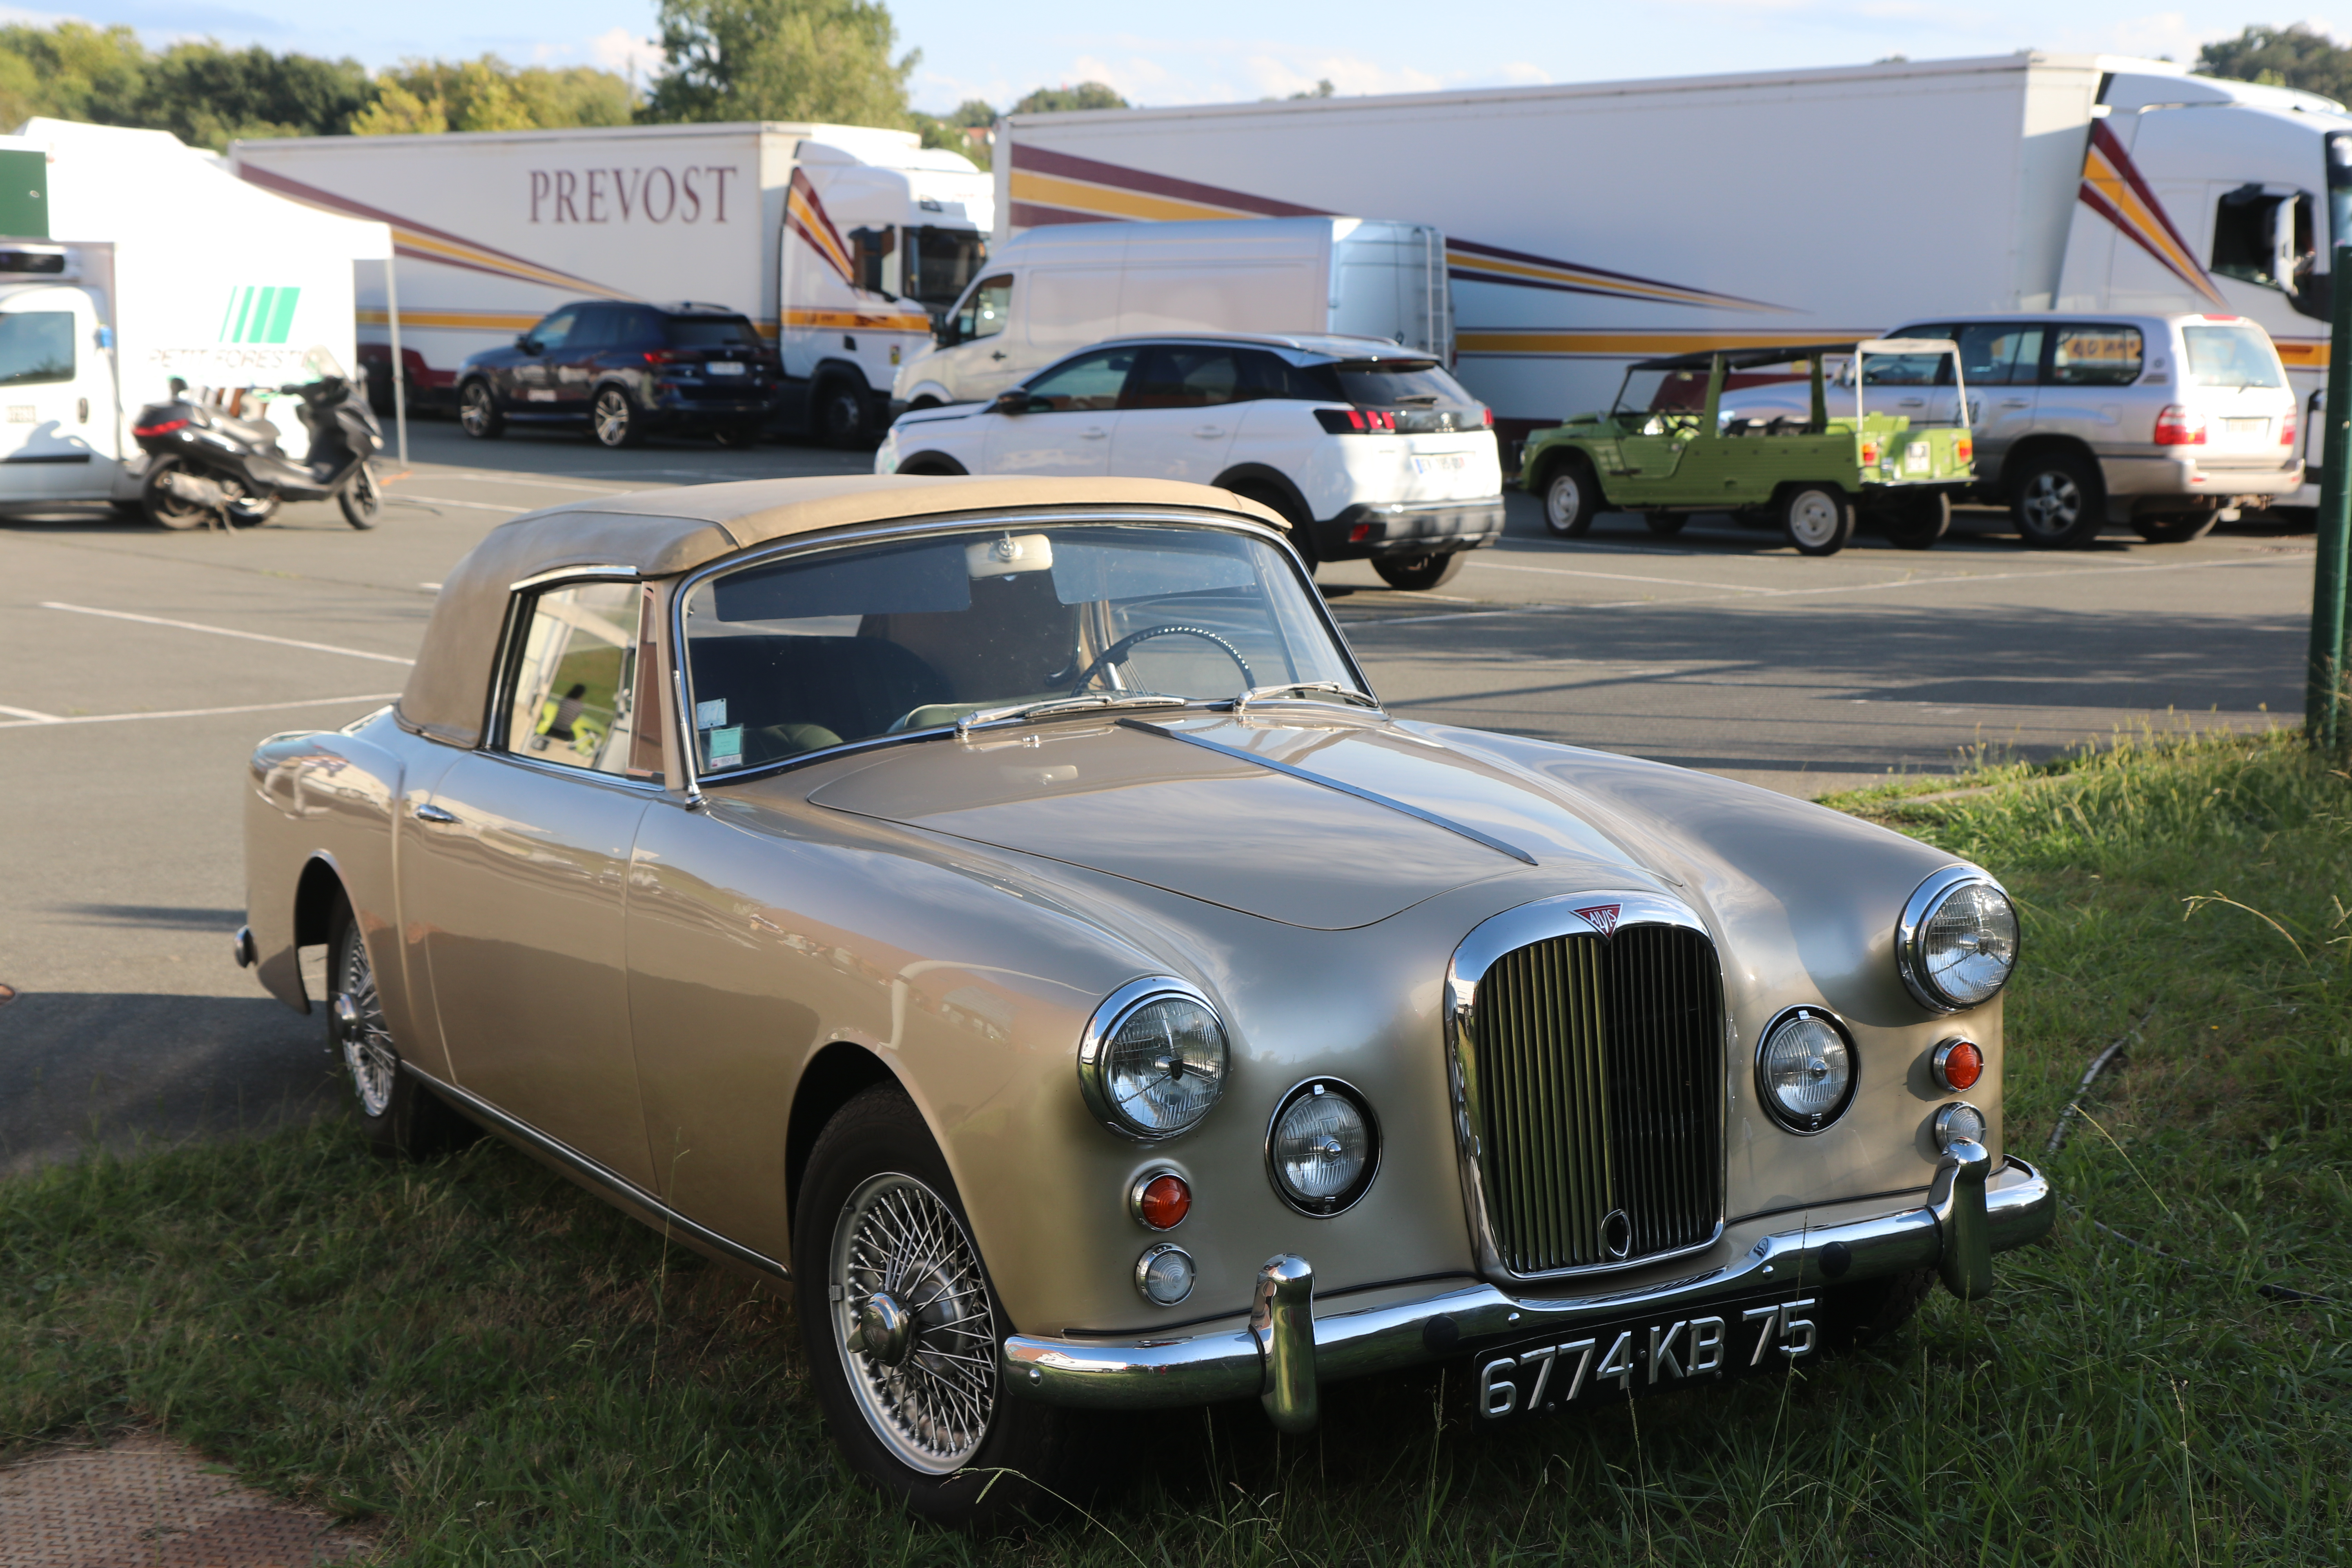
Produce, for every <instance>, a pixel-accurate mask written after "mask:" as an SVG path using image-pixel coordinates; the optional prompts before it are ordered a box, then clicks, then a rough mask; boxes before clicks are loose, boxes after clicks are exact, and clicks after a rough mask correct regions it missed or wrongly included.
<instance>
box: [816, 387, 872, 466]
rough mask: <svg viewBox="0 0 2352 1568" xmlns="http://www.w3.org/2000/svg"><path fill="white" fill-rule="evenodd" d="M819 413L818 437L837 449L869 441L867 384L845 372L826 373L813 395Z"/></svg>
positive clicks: (817, 416) (817, 418) (863, 444)
mask: <svg viewBox="0 0 2352 1568" xmlns="http://www.w3.org/2000/svg"><path fill="white" fill-rule="evenodd" d="M809 401H810V407H811V409H812V410H813V411H814V414H815V416H816V433H817V438H818V439H819V440H821V441H823V442H824V444H825V445H826V446H828V447H834V448H835V449H836V450H842V449H845V448H848V447H863V446H867V445H870V444H871V443H872V441H873V439H874V437H872V436H871V435H869V434H868V433H867V426H869V425H870V424H871V423H872V422H871V421H870V420H869V419H868V418H867V417H866V388H865V386H864V385H863V384H860V383H858V382H855V381H852V380H850V379H849V377H847V376H845V375H835V376H827V377H826V378H825V379H824V382H823V383H821V384H819V385H818V387H817V389H816V395H815V396H814V398H812V399H810V400H809Z"/></svg>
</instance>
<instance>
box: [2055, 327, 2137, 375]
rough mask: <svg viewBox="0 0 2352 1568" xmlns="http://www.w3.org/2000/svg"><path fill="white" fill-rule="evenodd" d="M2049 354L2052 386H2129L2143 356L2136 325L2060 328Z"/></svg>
mask: <svg viewBox="0 0 2352 1568" xmlns="http://www.w3.org/2000/svg"><path fill="white" fill-rule="evenodd" d="M2056 330H2057V333H2058V341H2057V342H2056V344H2055V346H2054V347H2053V352H2052V353H2051V356H2050V384H2051V385H2053V386H2129V385H2130V384H2132V383H2133V382H2135V381H2137V380H2138V379H2139V372H2140V365H2141V363H2142V362H2143V361H2144V359H2145V357H2146V352H2145V347H2144V345H2143V344H2142V342H2141V341H2140V335H2139V329H2138V328H2137V327H2060V328H2058V329H2056Z"/></svg>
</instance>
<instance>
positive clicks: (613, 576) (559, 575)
mask: <svg viewBox="0 0 2352 1568" xmlns="http://www.w3.org/2000/svg"><path fill="white" fill-rule="evenodd" d="M574 578H577V579H579V580H580V581H582V582H595V583H638V582H643V581H644V577H643V576H642V574H639V572H638V571H637V569H636V568H635V567H634V566H557V567H552V568H551V569H550V570H548V571H545V572H535V573H533V574H530V576H528V577H519V578H517V579H516V580H515V581H513V582H511V583H509V584H507V592H508V593H509V594H520V593H521V592H523V591H524V590H525V589H527V588H544V587H546V586H547V585H548V584H550V583H568V582H571V581H572V579H574Z"/></svg>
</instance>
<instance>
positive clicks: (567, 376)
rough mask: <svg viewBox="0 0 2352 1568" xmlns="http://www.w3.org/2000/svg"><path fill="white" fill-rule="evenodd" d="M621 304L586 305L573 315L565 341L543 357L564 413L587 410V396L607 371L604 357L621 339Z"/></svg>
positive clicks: (556, 400)
mask: <svg viewBox="0 0 2352 1568" xmlns="http://www.w3.org/2000/svg"><path fill="white" fill-rule="evenodd" d="M621 315H622V307H620V306H617V305H584V306H583V307H581V309H580V311H579V314H578V315H576V316H574V317H573V318H572V326H571V330H570V331H566V332H565V333H564V334H563V340H562V343H561V344H560V345H559V346H558V347H557V348H555V349H552V350H551V351H550V352H549V353H546V354H544V355H542V356H541V359H542V361H543V362H544V363H546V365H547V367H548V380H549V384H551V385H552V386H553V387H554V388H555V407H556V411H557V412H558V413H562V414H581V415H584V414H586V413H587V412H588V399H589V397H590V395H592V394H593V392H594V391H595V389H596V382H597V378H598V376H599V375H600V374H602V373H603V371H604V356H605V354H606V353H609V352H610V351H611V350H612V348H613V347H614V344H616V343H617V342H620V336H621V334H620V328H621V324H622V323H621V320H620V318H621Z"/></svg>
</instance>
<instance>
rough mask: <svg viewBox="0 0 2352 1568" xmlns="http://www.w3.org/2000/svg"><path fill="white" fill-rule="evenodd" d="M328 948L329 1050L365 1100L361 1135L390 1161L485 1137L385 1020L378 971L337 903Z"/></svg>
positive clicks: (348, 910)
mask: <svg viewBox="0 0 2352 1568" xmlns="http://www.w3.org/2000/svg"><path fill="white" fill-rule="evenodd" d="M328 931H329V933H330V934H329V937H328V942H327V962H328V964H329V968H328V971H327V1049H328V1050H330V1051H331V1052H332V1053H334V1055H335V1056H336V1057H337V1058H340V1059H341V1062H342V1064H343V1071H344V1074H345V1075H346V1076H347V1077H348V1078H349V1079H351V1084H352V1089H353V1090H354V1091H355V1092H356V1093H357V1094H358V1096H359V1101H360V1133H361V1135H362V1137H364V1138H365V1139H366V1140H367V1141H368V1146H369V1147H370V1148H371V1149H373V1150H374V1151H375V1152H377V1153H379V1154H383V1155H385V1156H387V1157H392V1156H399V1157H402V1158H405V1159H411V1160H421V1159H423V1158H425V1156H426V1155H428V1154H437V1153H441V1152H444V1151H446V1150H449V1149H457V1148H463V1147H464V1146H465V1145H466V1144H467V1143H470V1142H473V1141H474V1140H475V1139H476V1138H478V1137H479V1136H480V1134H479V1133H478V1131H476V1130H475V1128H474V1124H473V1123H472V1122H470V1121H467V1120H466V1119H465V1118H464V1117H462V1116H460V1115H458V1114H457V1112H456V1111H454V1110H450V1109H449V1107H448V1106H446V1105H445V1104H443V1103H442V1101H441V1100H440V1098H439V1097H438V1096H437V1095H436V1094H435V1093H434V1092H433V1091H432V1090H431V1089H427V1088H425V1082H424V1080H423V1079H419V1078H418V1077H417V1076H416V1075H415V1074H414V1073H406V1072H403V1071H401V1070H400V1050H399V1047H396V1046H394V1044H393V1039H392V1029H391V1026H389V1025H387V1024H386V1023H385V1022H384V1017H383V1000H382V998H381V997H380V996H378V994H377V993H376V986H375V968H374V966H373V964H372V963H369V961H368V950H367V943H366V942H365V941H364V940H362V937H361V935H360V927H359V922H358V921H356V920H354V919H352V906H351V904H350V902H349V901H348V900H340V899H339V900H337V905H336V910H335V914H334V919H333V921H331V923H330V925H329V927H328Z"/></svg>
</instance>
